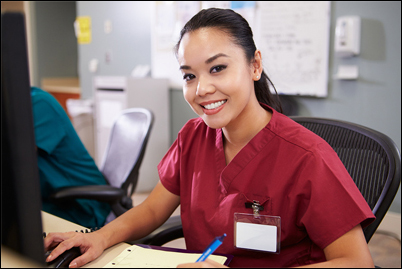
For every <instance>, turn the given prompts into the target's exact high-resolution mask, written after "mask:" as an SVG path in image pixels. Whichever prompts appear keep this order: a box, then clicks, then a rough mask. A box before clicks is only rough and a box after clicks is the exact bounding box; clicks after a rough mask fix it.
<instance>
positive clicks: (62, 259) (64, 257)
mask: <svg viewBox="0 0 402 269" xmlns="http://www.w3.org/2000/svg"><path fill="white" fill-rule="evenodd" d="M80 255H81V251H80V248H79V247H73V248H71V249H69V250H66V251H65V252H64V253H62V254H60V255H59V256H58V257H57V258H56V259H54V260H53V261H51V262H46V264H47V267H51V268H68V265H69V264H70V262H71V261H72V260H74V259H75V258H77V257H78V256H80Z"/></svg>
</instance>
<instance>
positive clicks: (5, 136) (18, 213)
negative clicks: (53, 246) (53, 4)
mask: <svg viewBox="0 0 402 269" xmlns="http://www.w3.org/2000/svg"><path fill="white" fill-rule="evenodd" d="M26 44H27V42H26V33H25V18H24V15H23V14H21V13H3V14H1V244H2V247H3V246H6V247H8V248H9V249H12V250H14V251H16V252H18V253H19V254H22V255H24V256H26V257H28V258H30V259H31V260H34V261H36V262H38V263H40V264H43V265H44V264H45V260H44V247H43V235H42V220H41V212H40V211H41V208H42V202H41V197H40V182H39V171H38V163H37V156H36V149H35V138H34V127H33V126H34V125H33V116H32V103H31V93H30V91H31V90H30V81H29V69H28V56H27V45H26Z"/></svg>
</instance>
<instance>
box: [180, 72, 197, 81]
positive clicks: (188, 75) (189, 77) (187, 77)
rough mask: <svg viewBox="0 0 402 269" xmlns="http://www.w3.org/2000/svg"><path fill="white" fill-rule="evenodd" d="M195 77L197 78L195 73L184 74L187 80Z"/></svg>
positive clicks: (184, 78)
mask: <svg viewBox="0 0 402 269" xmlns="http://www.w3.org/2000/svg"><path fill="white" fill-rule="evenodd" d="M193 78H195V76H194V75H193V74H184V76H183V80H185V81H189V80H192V79H193Z"/></svg>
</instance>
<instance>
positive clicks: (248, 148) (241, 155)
mask: <svg viewBox="0 0 402 269" xmlns="http://www.w3.org/2000/svg"><path fill="white" fill-rule="evenodd" d="M273 118H274V113H273V115H272V118H271V120H270V122H269V123H268V124H267V125H266V126H265V127H264V128H263V129H262V130H261V131H259V132H258V133H257V134H256V135H255V136H254V137H253V138H252V139H251V140H250V142H248V143H247V144H246V145H245V146H244V147H243V148H242V149H241V150H240V151H239V152H238V153H237V154H236V156H235V157H234V158H233V159H232V160H231V161H230V163H229V164H228V165H226V160H225V151H224V148H223V131H222V129H218V130H216V141H215V146H216V153H215V158H216V164H217V173H218V175H217V176H218V178H219V182H220V187H221V192H222V193H223V194H224V195H226V194H227V193H228V191H229V188H230V185H231V184H232V182H233V181H234V180H235V178H236V176H237V175H238V174H239V173H240V172H241V171H242V170H243V169H245V168H246V166H247V165H248V163H249V162H250V161H251V160H252V159H253V158H254V157H255V156H256V155H257V154H258V153H259V152H261V150H262V149H263V148H264V147H265V146H266V145H267V144H268V143H269V141H270V140H271V139H272V138H273V137H274V136H275V134H274V133H272V132H271V130H270V129H269V126H270V123H271V121H272V119H273Z"/></svg>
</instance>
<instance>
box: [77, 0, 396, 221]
mask: <svg viewBox="0 0 402 269" xmlns="http://www.w3.org/2000/svg"><path fill="white" fill-rule="evenodd" d="M77 15H78V16H91V18H92V34H93V36H92V43H91V44H89V45H79V48H78V54H79V76H80V79H81V87H82V95H83V97H84V98H90V97H92V88H91V80H92V77H93V76H94V75H123V76H124V75H125V76H128V75H130V73H131V71H132V69H133V68H134V67H135V66H136V65H137V64H150V63H151V55H150V46H151V44H150V25H151V3H150V2H77ZM343 15H358V16H361V18H362V30H361V54H360V55H359V56H358V57H354V58H351V59H338V58H335V57H334V54H333V38H334V30H335V29H334V28H335V21H336V18H337V17H339V16H343ZM107 19H109V20H111V22H112V27H113V30H112V32H111V33H110V34H105V33H104V31H103V26H104V21H105V20H107ZM400 21H401V3H400V2H384V1H381V2H350V1H345V2H338V1H335V2H332V4H331V34H330V39H331V40H330V59H329V74H330V79H329V81H328V87H329V89H328V92H329V94H328V97H327V98H320V99H318V98H308V97H291V98H290V99H291V101H292V102H294V103H295V104H297V106H298V110H299V114H300V115H306V116H316V117H328V118H336V119H341V120H347V121H351V122H355V123H358V124H362V125H365V126H367V127H370V128H373V129H376V130H379V131H381V132H383V133H385V134H386V135H388V136H390V137H391V138H392V139H393V140H394V141H395V143H396V145H397V146H398V148H399V149H401V78H400V73H401V64H400V59H401V23H400ZM106 51H111V54H112V61H111V62H110V63H109V64H108V63H106V62H105V59H104V58H105V53H106ZM95 58H96V59H98V60H99V69H98V71H97V72H96V73H90V72H89V70H88V63H89V61H90V60H91V59H95ZM339 64H356V65H357V66H358V67H359V72H360V76H359V79H358V80H356V81H338V80H333V79H332V75H333V74H335V73H336V70H337V67H338V65H339ZM171 109H172V110H171V116H172V134H171V135H172V139H174V138H175V136H176V134H177V132H178V131H179V129H180V128H181V127H182V126H183V124H184V123H185V122H186V121H187V120H188V119H189V118H192V117H195V116H196V115H195V114H194V113H193V112H192V110H191V109H190V108H189V107H188V105H187V104H186V102H185V101H184V99H183V97H182V93H181V91H179V90H172V92H171ZM391 211H394V212H398V213H400V212H401V196H400V191H399V192H398V196H397V197H396V199H395V201H394V203H393V205H392V206H391Z"/></svg>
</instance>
